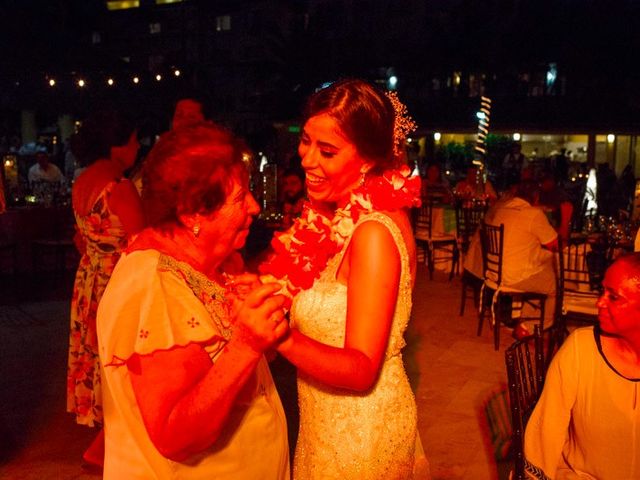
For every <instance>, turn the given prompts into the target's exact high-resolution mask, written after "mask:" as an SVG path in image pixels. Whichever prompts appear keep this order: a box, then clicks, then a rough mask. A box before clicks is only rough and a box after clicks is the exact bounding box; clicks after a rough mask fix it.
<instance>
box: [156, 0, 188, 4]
mask: <svg viewBox="0 0 640 480" xmlns="http://www.w3.org/2000/svg"><path fill="white" fill-rule="evenodd" d="M180 2H182V0H156V5H166V4H167V3H180Z"/></svg>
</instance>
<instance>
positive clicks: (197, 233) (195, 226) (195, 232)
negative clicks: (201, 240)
mask: <svg viewBox="0 0 640 480" xmlns="http://www.w3.org/2000/svg"><path fill="white" fill-rule="evenodd" d="M191 231H192V232H193V236H194V237H196V238H198V237H199V236H200V224H199V223H194V224H193V228H192V229H191Z"/></svg>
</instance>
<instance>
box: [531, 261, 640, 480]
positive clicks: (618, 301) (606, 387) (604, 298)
mask: <svg viewBox="0 0 640 480" xmlns="http://www.w3.org/2000/svg"><path fill="white" fill-rule="evenodd" d="M603 287H604V291H603V293H602V295H601V296H600V298H599V300H598V303H597V306H598V323H597V324H596V325H595V326H591V327H584V328H578V329H577V330H575V331H574V332H573V333H572V334H571V335H569V337H568V338H567V339H566V340H565V341H564V343H563V344H562V347H561V348H560V350H559V351H558V353H556V355H555V356H554V357H553V360H552V361H551V365H550V366H549V369H548V371H547V375H546V380H545V384H544V389H543V391H542V395H541V396H540V399H539V400H538V403H537V404H536V407H535V409H534V411H533V413H532V415H531V418H530V419H529V422H528V423H527V427H526V431H525V440H524V453H525V460H526V463H525V470H526V472H527V475H528V477H529V478H535V479H547V478H552V479H556V478H557V479H574V478H575V479H577V478H593V479H595V478H597V479H599V480H619V479H623V478H625V479H627V478H628V479H631V478H640V449H639V448H638V438H640V408H639V405H638V402H639V400H638V389H639V386H640V320H639V319H640V253H633V254H629V255H627V256H623V257H620V258H619V259H618V260H616V261H615V262H614V263H613V264H612V265H611V267H609V269H608V270H607V272H606V273H605V276H604V281H603Z"/></svg>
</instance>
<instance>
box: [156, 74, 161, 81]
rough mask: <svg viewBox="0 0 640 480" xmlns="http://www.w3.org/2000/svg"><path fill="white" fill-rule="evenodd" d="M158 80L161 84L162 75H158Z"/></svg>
mask: <svg viewBox="0 0 640 480" xmlns="http://www.w3.org/2000/svg"><path fill="white" fill-rule="evenodd" d="M156 80H157V81H158V82H159V81H160V80H162V75H160V74H157V75H156Z"/></svg>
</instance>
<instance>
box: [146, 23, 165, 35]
mask: <svg viewBox="0 0 640 480" xmlns="http://www.w3.org/2000/svg"><path fill="white" fill-rule="evenodd" d="M161 31H162V26H161V25H160V22H153V23H150V24H149V33H150V34H152V35H153V34H154V33H160V32H161Z"/></svg>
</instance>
